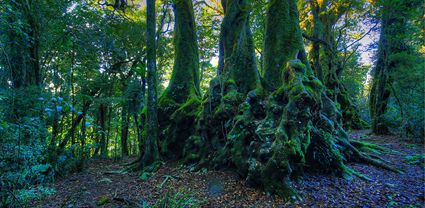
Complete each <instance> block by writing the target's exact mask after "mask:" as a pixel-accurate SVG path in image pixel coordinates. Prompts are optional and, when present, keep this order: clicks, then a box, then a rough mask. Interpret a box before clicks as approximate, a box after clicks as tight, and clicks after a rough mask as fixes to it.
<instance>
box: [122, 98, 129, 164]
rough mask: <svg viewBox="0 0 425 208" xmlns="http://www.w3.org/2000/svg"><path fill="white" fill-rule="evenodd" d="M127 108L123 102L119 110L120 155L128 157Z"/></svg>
mask: <svg viewBox="0 0 425 208" xmlns="http://www.w3.org/2000/svg"><path fill="white" fill-rule="evenodd" d="M127 117H128V107H127V102H126V101H124V103H123V106H122V109H121V155H122V156H123V157H126V156H128V118H127Z"/></svg>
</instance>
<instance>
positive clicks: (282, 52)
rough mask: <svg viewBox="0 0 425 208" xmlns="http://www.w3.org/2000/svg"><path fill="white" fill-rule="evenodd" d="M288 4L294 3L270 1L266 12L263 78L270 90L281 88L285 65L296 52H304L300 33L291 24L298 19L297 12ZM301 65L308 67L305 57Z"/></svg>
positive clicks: (296, 27)
mask: <svg viewBox="0 0 425 208" xmlns="http://www.w3.org/2000/svg"><path fill="white" fill-rule="evenodd" d="M289 4H295V2H293V1H271V2H270V3H269V7H268V11H267V14H268V15H267V20H266V36H265V40H264V75H263V77H264V80H265V83H266V85H267V86H268V87H269V88H270V89H271V90H276V89H277V88H279V87H280V86H282V84H283V71H284V69H285V67H286V63H287V62H288V61H289V60H292V59H294V58H296V57H295V56H294V55H295V54H297V52H299V51H304V48H303V47H304V44H303V42H302V37H301V31H300V29H299V26H298V25H297V24H294V23H293V22H294V20H295V19H298V11H297V8H296V6H294V5H289ZM282 9H285V10H282ZM294 35H295V36H294ZM303 63H304V64H307V65H308V62H307V61H306V60H305V57H304V60H303Z"/></svg>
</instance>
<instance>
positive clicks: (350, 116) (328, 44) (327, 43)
mask: <svg viewBox="0 0 425 208" xmlns="http://www.w3.org/2000/svg"><path fill="white" fill-rule="evenodd" d="M328 3H329V2H328V1H326V0H325V1H317V0H312V1H310V7H311V11H312V16H313V28H312V37H310V38H309V39H310V40H311V41H312V46H313V47H312V49H311V51H310V57H311V59H312V63H313V69H314V71H315V74H316V76H317V77H318V78H319V79H320V80H321V81H322V82H323V83H324V84H325V85H326V87H327V89H328V90H327V91H326V93H327V94H328V96H329V97H330V98H331V99H332V100H333V101H334V102H336V103H338V104H339V106H340V108H341V112H342V120H341V122H342V123H343V125H344V127H345V128H353V129H361V128H365V127H367V124H366V122H365V121H363V120H362V119H361V118H360V116H359V113H358V110H357V109H356V107H355V105H354V103H353V102H352V100H351V99H350V97H349V94H348V92H347V90H346V89H345V87H344V86H343V84H342V83H341V81H340V79H341V75H342V72H343V64H342V62H343V60H342V58H341V57H339V56H338V53H337V51H338V47H337V45H338V43H337V41H336V38H335V32H336V31H335V29H334V28H335V25H336V24H337V22H338V21H339V20H340V19H341V17H342V16H343V15H344V14H345V13H346V12H347V11H348V9H349V8H350V2H349V1H346V2H340V3H334V4H335V5H334V6H333V7H331V8H328V7H327V5H328Z"/></svg>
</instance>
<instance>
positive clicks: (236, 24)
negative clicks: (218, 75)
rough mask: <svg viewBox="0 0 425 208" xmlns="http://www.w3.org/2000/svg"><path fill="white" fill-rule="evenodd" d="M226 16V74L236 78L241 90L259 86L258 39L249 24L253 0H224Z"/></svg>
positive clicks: (224, 36) (222, 27)
mask: <svg viewBox="0 0 425 208" xmlns="http://www.w3.org/2000/svg"><path fill="white" fill-rule="evenodd" d="M222 3H225V5H223V8H225V15H224V18H223V22H222V26H221V35H220V36H221V37H222V38H223V39H222V41H223V43H222V44H223V50H224V66H223V74H224V76H226V77H228V78H229V79H232V80H233V81H234V82H235V83H236V85H237V86H238V87H237V89H238V91H239V92H242V93H247V92H249V91H250V90H253V89H255V88H257V86H258V84H259V74H258V69H257V64H256V61H255V59H256V58H255V52H254V40H253V38H252V33H251V29H250V27H249V14H250V11H251V7H252V5H251V1H250V0H242V1H234V0H227V1H222Z"/></svg>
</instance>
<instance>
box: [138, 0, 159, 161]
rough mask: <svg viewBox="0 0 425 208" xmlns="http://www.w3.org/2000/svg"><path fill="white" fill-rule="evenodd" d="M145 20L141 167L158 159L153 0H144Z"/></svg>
mask: <svg viewBox="0 0 425 208" xmlns="http://www.w3.org/2000/svg"><path fill="white" fill-rule="evenodd" d="M146 4H147V10H146V16H147V17H146V21H147V34H146V35H147V41H146V45H147V68H148V70H147V75H148V77H147V82H148V99H147V138H146V143H145V151H144V155H143V158H142V160H141V162H142V164H141V165H142V167H146V166H149V165H151V164H153V163H154V162H156V161H157V160H158V159H159V151H158V115H157V92H156V88H157V84H156V81H157V80H156V79H157V78H156V52H155V50H156V47H155V19H156V18H155V0H146Z"/></svg>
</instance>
